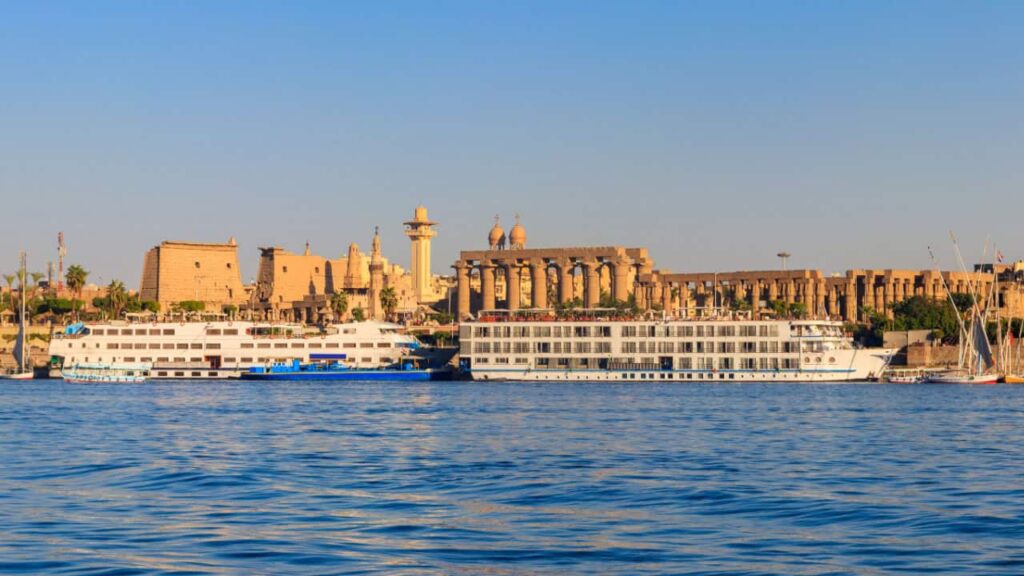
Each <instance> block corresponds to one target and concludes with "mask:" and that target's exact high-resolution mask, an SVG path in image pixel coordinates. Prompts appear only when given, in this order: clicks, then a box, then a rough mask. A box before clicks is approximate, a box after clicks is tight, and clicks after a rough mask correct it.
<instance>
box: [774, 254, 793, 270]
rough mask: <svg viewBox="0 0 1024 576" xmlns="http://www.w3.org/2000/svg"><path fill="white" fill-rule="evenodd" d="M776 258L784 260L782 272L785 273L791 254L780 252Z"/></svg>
mask: <svg viewBox="0 0 1024 576" xmlns="http://www.w3.org/2000/svg"><path fill="white" fill-rule="evenodd" d="M776 256H778V257H779V259H780V260H782V271H783V272H785V271H786V262H787V261H788V260H789V257H790V256H791V254H790V253H789V252H779V253H778V254H776Z"/></svg>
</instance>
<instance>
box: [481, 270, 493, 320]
mask: <svg viewBox="0 0 1024 576" xmlns="http://www.w3.org/2000/svg"><path fill="white" fill-rule="evenodd" d="M494 307H495V303H494V264H492V263H490V262H482V263H481V264H480V308H481V309H483V310H494Z"/></svg>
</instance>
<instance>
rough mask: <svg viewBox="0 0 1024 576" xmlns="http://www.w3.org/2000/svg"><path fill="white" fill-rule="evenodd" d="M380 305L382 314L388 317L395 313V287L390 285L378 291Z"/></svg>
mask: <svg viewBox="0 0 1024 576" xmlns="http://www.w3.org/2000/svg"><path fill="white" fill-rule="evenodd" d="M380 305H381V307H382V308H384V315H385V316H387V317H388V318H390V317H391V316H392V315H393V314H394V313H395V308H397V307H398V295H397V294H395V289H394V287H392V286H388V287H387V288H385V289H383V290H381V291H380Z"/></svg>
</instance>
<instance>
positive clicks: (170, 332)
mask: <svg viewBox="0 0 1024 576" xmlns="http://www.w3.org/2000/svg"><path fill="white" fill-rule="evenodd" d="M164 336H174V328H164Z"/></svg>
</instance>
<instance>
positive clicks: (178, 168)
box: [0, 0, 1024, 287]
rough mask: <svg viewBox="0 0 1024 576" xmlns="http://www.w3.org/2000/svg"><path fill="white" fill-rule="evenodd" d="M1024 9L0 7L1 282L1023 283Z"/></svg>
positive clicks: (921, 5) (928, 5) (999, 5)
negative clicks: (615, 272) (385, 278)
mask: <svg viewBox="0 0 1024 576" xmlns="http://www.w3.org/2000/svg"><path fill="white" fill-rule="evenodd" d="M1021 38H1024V3H1021V2H963V1H958V2H941V1H928V2H912V1H904V2H888V1H887V2H871V1H865V2H812V1H805V2H787V1H781V0H780V1H773V2H763V1H749V2H738V1H728V0H719V1H709V2H684V1H676V2H657V1H643V2H604V1H599V0H587V1H580V2H569V1H554V2H527V1H522V2H479V1H467V2H400V1H389V2H361V3H359V2H335V1H323V2H312V1H289V2H258V1H250V2H207V1H194V2H188V1H166V2H159V1H153V2H122V1H115V2H103V1H94V2H89V3H83V2H66V3H59V2H46V1H38V0H33V1H24V2H0V271H3V272H9V271H13V270H14V269H15V268H16V267H17V254H18V251H19V250H21V249H25V250H27V251H28V253H29V259H30V265H31V267H32V268H33V269H40V270H42V269H45V266H46V262H47V261H52V260H56V237H57V233H58V232H59V231H63V232H64V234H65V236H66V239H67V244H68V258H67V262H68V263H78V264H81V265H83V266H84V267H85V268H86V269H87V270H89V271H90V272H91V275H90V280H91V281H96V282H103V283H106V282H109V281H110V280H112V279H114V278H118V279H122V280H124V281H125V283H126V284H127V285H128V286H129V287H137V286H138V283H139V277H140V275H141V268H142V261H143V255H144V253H145V251H146V250H147V249H149V248H150V247H152V246H154V245H156V244H158V243H159V242H160V241H162V240H187V241H197V242H224V241H227V239H228V238H229V237H231V236H234V237H236V238H237V240H238V243H239V250H240V252H239V256H240V259H241V267H242V272H243V281H250V280H251V279H252V278H253V276H254V275H255V272H256V266H257V261H258V250H257V248H258V247H260V246H271V245H274V246H281V247H284V248H287V249H291V250H295V251H301V250H302V249H303V246H304V244H305V243H306V242H307V241H309V242H310V243H311V244H312V248H313V251H314V252H315V253H318V254H321V255H324V256H328V257H338V256H340V255H342V254H344V253H345V251H346V248H347V246H348V245H349V243H351V242H357V243H359V244H360V246H362V247H364V249H368V248H369V244H370V240H371V237H372V234H373V228H374V226H376V225H379V226H380V227H381V234H382V238H383V247H384V253H385V255H386V256H388V257H389V258H390V259H391V260H392V261H394V262H397V263H399V264H403V265H407V264H408V262H409V241H408V240H407V239H406V238H405V236H404V235H403V230H402V225H401V222H402V221H404V220H407V219H409V218H410V217H411V215H412V211H413V209H414V208H415V206H416V205H417V204H420V203H422V204H423V205H425V206H427V208H428V209H429V210H430V215H431V217H432V218H433V219H435V220H438V221H439V222H440V226H439V228H438V236H437V238H436V239H435V240H434V251H433V259H434V265H433V271H434V272H435V273H445V274H450V273H451V269H450V268H449V266H450V265H451V263H452V262H453V261H454V260H455V259H456V258H457V256H458V251H459V250H470V249H480V248H483V247H485V244H486V235H487V232H488V230H489V229H490V227H491V225H492V224H493V220H494V216H495V215H500V216H501V218H502V223H503V224H504V225H505V227H506V230H507V229H508V227H510V226H511V225H512V223H513V220H514V217H515V215H516V214H519V215H521V218H522V223H523V225H524V226H525V227H526V230H527V234H528V243H527V244H528V247H559V246H580V245H603V246H607V245H624V246H631V247H632V246H640V247H647V248H649V249H650V251H651V255H652V256H653V258H654V260H655V261H656V263H657V266H658V267H659V268H662V269H667V270H671V271H676V272H686V271H692V272H697V271H716V270H720V271H727V270H739V269H772V268H777V267H778V266H779V261H778V258H777V257H776V254H777V253H778V252H779V251H781V250H785V251H788V252H790V253H791V254H792V257H791V258H790V260H789V267H791V268H804V267H806V268H820V269H822V270H824V271H826V272H835V271H843V270H846V269H849V268H863V267H874V268H928V267H931V266H932V263H931V261H930V259H929V256H928V246H933V247H934V248H935V252H936V256H937V257H938V258H939V261H940V264H942V265H943V267H946V268H949V267H953V266H955V264H954V261H953V257H952V248H951V244H950V240H949V232H950V231H951V230H952V231H955V232H956V234H957V235H958V237H959V238H960V242H961V246H962V247H963V248H964V251H965V257H966V258H967V259H968V260H969V261H975V260H980V259H981V256H982V252H983V249H984V246H985V245H986V241H987V239H990V241H991V242H992V243H994V244H995V245H997V246H998V247H999V248H1000V249H1001V251H1002V252H1003V253H1004V254H1006V257H1007V258H1008V259H1015V258H1024V226H1022V225H1021V220H1022V217H1024V194H1022V191H1024V161H1022V160H1024V108H1022V107H1021V102H1024V50H1021V46H1022V41H1021Z"/></svg>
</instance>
